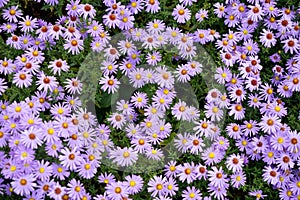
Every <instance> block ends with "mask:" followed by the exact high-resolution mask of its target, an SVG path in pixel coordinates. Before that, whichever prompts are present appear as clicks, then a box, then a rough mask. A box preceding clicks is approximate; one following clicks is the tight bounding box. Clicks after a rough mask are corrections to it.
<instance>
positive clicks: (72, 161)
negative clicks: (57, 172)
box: [59, 147, 83, 170]
mask: <svg viewBox="0 0 300 200" xmlns="http://www.w3.org/2000/svg"><path fill="white" fill-rule="evenodd" d="M61 153H62V155H60V156H59V160H60V162H61V164H62V166H64V167H66V168H67V169H70V170H76V168H77V166H78V165H80V163H81V162H82V160H83V158H82V157H81V155H80V151H79V150H78V149H77V147H75V148H73V149H72V150H71V151H70V150H69V148H64V149H62V150H61Z"/></svg>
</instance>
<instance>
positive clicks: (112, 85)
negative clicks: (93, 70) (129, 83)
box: [99, 76, 120, 94]
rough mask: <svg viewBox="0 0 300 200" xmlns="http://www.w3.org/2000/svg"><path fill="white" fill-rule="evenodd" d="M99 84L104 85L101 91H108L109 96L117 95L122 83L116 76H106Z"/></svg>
mask: <svg viewBox="0 0 300 200" xmlns="http://www.w3.org/2000/svg"><path fill="white" fill-rule="evenodd" d="M99 84H100V85H102V86H101V89H102V90H104V91H108V94H110V93H112V94H113V93H115V92H116V91H117V89H118V88H119V84H120V82H119V81H118V79H117V78H115V77H114V76H110V77H109V76H104V77H102V78H101V80H100V81H99Z"/></svg>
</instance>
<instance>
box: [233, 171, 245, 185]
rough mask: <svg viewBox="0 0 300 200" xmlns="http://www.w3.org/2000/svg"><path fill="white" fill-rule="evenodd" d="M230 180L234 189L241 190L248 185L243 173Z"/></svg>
mask: <svg viewBox="0 0 300 200" xmlns="http://www.w3.org/2000/svg"><path fill="white" fill-rule="evenodd" d="M230 179H231V185H232V186H233V187H234V188H240V187H242V186H245V184H246V175H245V173H244V172H243V171H240V172H236V173H235V174H233V175H231V177H230Z"/></svg>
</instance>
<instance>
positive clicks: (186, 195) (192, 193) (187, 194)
mask: <svg viewBox="0 0 300 200" xmlns="http://www.w3.org/2000/svg"><path fill="white" fill-rule="evenodd" d="M181 196H182V198H183V199H182V200H193V199H194V200H197V199H201V192H200V190H199V189H196V188H195V187H194V186H193V187H190V186H188V187H187V188H186V190H184V191H183V193H182V195H181Z"/></svg>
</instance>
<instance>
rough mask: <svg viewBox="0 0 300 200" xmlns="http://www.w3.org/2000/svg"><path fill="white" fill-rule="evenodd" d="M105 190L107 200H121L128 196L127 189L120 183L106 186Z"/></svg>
mask: <svg viewBox="0 0 300 200" xmlns="http://www.w3.org/2000/svg"><path fill="white" fill-rule="evenodd" d="M105 189H106V193H107V197H108V198H109V199H115V200H121V199H124V198H128V195H129V192H128V187H127V186H125V184H124V183H123V182H120V181H118V182H112V183H110V184H108V185H107V186H106V188H105Z"/></svg>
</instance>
